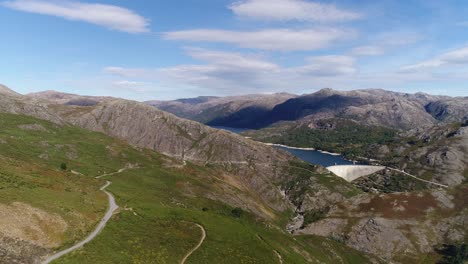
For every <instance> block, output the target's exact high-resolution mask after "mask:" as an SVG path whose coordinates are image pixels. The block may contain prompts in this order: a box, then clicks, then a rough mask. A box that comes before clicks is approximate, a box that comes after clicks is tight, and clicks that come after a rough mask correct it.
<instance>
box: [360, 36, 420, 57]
mask: <svg viewBox="0 0 468 264" xmlns="http://www.w3.org/2000/svg"><path fill="white" fill-rule="evenodd" d="M421 39H422V36H421V35H419V34H418V33H414V32H385V33H381V34H379V35H377V36H372V39H371V40H370V44H368V45H363V46H358V47H355V48H353V49H352V50H351V54H352V55H355V56H378V55H383V54H384V53H386V52H388V51H392V50H395V49H397V48H399V47H403V46H408V45H411V44H413V43H416V42H418V41H419V40H421Z"/></svg>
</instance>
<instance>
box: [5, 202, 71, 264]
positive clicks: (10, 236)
mask: <svg viewBox="0 0 468 264" xmlns="http://www.w3.org/2000/svg"><path fill="white" fill-rule="evenodd" d="M66 229H67V223H66V222H65V221H64V220H63V219H62V218H61V217H60V216H58V215H53V214H49V213H47V212H45V211H43V210H41V209H37V208H34V207H31V206H30V205H27V204H23V203H13V204H11V205H3V204H0V260H1V262H2V263H39V261H38V259H39V257H40V256H45V255H46V254H47V253H48V252H49V251H51V249H52V248H54V247H57V246H59V245H60V244H61V243H62V241H61V239H62V236H63V234H64V232H65V231H66ZM5 261H6V262H5Z"/></svg>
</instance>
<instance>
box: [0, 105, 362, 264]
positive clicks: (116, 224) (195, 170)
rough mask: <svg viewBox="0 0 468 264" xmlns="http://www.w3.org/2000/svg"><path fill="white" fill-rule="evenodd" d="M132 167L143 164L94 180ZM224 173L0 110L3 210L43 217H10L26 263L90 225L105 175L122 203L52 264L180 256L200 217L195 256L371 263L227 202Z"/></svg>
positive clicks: (99, 210) (99, 212) (101, 206)
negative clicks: (23, 221) (294, 233)
mask: <svg viewBox="0 0 468 264" xmlns="http://www.w3.org/2000/svg"><path fill="white" fill-rule="evenodd" d="M65 165H66V166H65ZM129 166H131V167H138V168H133V169H129V170H126V171H124V172H122V173H120V174H115V175H112V176H107V177H104V178H102V179H95V176H98V175H102V174H105V173H110V172H116V171H118V170H119V169H121V168H124V167H129ZM65 167H66V168H65ZM217 175H218V172H217V171H216V169H215V168H210V169H208V168H205V167H199V166H196V165H193V164H187V165H186V166H181V164H179V163H178V162H176V161H173V160H171V159H170V158H168V157H165V156H162V155H160V154H157V153H155V152H152V151H149V150H139V149H135V148H133V147H131V146H129V145H127V144H125V143H124V142H121V141H118V140H115V139H113V138H110V137H108V136H105V135H103V134H100V133H94V132H89V131H86V130H83V129H79V128H76V127H72V126H58V125H56V124H53V123H49V122H46V121H42V120H38V119H34V118H31V117H25V116H19V115H11V114H0V214H2V213H3V214H9V213H11V211H14V212H17V211H18V210H16V211H15V210H13V209H12V208H16V207H20V208H23V211H22V212H21V213H27V212H25V211H24V210H26V211H27V210H30V211H31V214H30V215H32V216H33V217H36V218H37V221H30V225H35V226H31V227H28V226H26V227H25V226H24V225H21V224H20V223H16V222H14V221H11V223H9V224H10V226H13V229H15V228H16V229H18V230H23V231H24V232H22V233H21V236H19V237H20V238H21V239H20V240H21V242H20V243H22V245H23V246H24V248H25V251H23V253H22V254H21V256H18V258H21V260H23V261H24V262H28V261H29V262H33V261H32V260H36V259H37V255H38V254H39V253H37V252H40V253H41V254H42V255H46V254H50V253H51V252H52V251H55V250H58V249H64V248H67V247H69V246H70V245H72V244H74V243H75V242H77V241H79V240H81V239H82V238H83V237H85V236H86V234H87V233H89V232H91V231H92V230H93V228H94V226H95V225H96V224H97V223H98V222H99V221H100V219H101V217H102V216H103V215H104V213H105V211H106V208H107V198H106V196H105V194H104V193H102V192H100V191H99V188H100V187H101V186H102V185H104V183H105V181H106V180H110V181H112V185H111V186H110V187H109V188H108V190H109V191H110V192H112V193H113V194H114V196H115V197H116V200H117V203H118V205H119V206H120V209H119V211H118V212H117V214H115V215H114V216H113V218H112V219H111V220H110V221H109V223H108V225H107V226H106V228H105V229H104V231H103V232H102V233H101V234H99V235H98V236H97V238H96V239H95V240H93V241H92V242H91V243H89V244H87V245H86V246H85V247H84V248H83V249H81V250H79V251H76V252H74V253H71V254H69V255H67V256H65V257H63V258H61V259H59V260H57V261H56V262H54V263H179V262H180V260H181V259H182V258H183V256H184V255H186V254H187V252H189V251H190V250H191V249H192V248H193V247H194V246H195V245H196V244H197V243H198V241H199V240H200V237H201V230H200V229H199V228H198V227H197V226H196V225H195V223H198V224H200V225H202V226H203V227H204V228H205V230H206V233H207V237H206V240H205V241H204V242H203V244H202V245H201V247H200V248H199V249H198V250H197V251H195V252H194V254H193V255H192V256H190V257H189V259H188V261H187V263H280V258H279V256H281V260H282V261H283V263H319V262H320V263H366V262H367V259H366V257H365V256H363V255H362V254H361V253H358V252H357V251H355V250H352V249H350V248H348V247H346V246H344V245H343V244H341V243H338V242H335V241H333V240H329V239H326V238H319V237H315V236H294V237H293V236H292V235H290V234H288V233H286V232H285V230H284V229H285V228H284V226H283V224H279V223H284V222H285V216H284V215H279V214H278V215H276V214H275V215H273V217H272V220H269V221H267V220H265V219H263V218H260V217H258V216H256V215H253V214H251V213H249V212H247V211H244V210H242V209H239V208H233V207H231V206H229V205H227V204H225V203H222V202H220V200H221V199H217V197H216V195H217V194H218V193H221V191H222V190H216V188H219V186H220V185H217V184H216V182H217V181H221V179H220V178H217ZM238 191H239V192H242V190H241V189H239V190H238ZM245 195H247V196H248V194H245ZM2 210H3V212H2ZM35 215H36V216H35ZM7 220H8V219H7ZM52 220H53V221H52ZM57 223H58V224H59V225H57ZM57 226H61V228H59V229H57ZM0 232H1V233H3V232H7V234H8V230H0ZM44 237H47V239H43V238H44ZM0 243H5V241H0ZM31 244H33V245H34V247H33V246H31ZM31 248H35V250H36V251H34V252H31V251H30V249H31Z"/></svg>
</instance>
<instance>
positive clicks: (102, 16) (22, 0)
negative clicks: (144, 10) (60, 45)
mask: <svg viewBox="0 0 468 264" xmlns="http://www.w3.org/2000/svg"><path fill="white" fill-rule="evenodd" d="M2 5H3V6H5V7H8V8H11V9H15V10H19V11H24V12H29V13H36V14H42V15H50V16H56V17H62V18H65V19H68V20H73V21H84V22H88V23H92V24H95V25H99V26H103V27H106V28H109V29H113V30H119V31H124V32H129V33H143V32H148V31H149V29H148V25H149V22H148V20H147V19H146V18H144V17H142V16H140V15H138V14H136V13H135V12H133V11H132V10H129V9H126V8H122V7H119V6H113V5H104V4H90V3H82V2H77V1H45V0H14V1H6V2H3V3H2Z"/></svg>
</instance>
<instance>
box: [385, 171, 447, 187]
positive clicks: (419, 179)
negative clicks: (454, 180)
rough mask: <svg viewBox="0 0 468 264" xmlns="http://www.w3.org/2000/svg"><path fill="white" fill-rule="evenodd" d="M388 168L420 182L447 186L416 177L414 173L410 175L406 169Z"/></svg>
mask: <svg viewBox="0 0 468 264" xmlns="http://www.w3.org/2000/svg"><path fill="white" fill-rule="evenodd" d="M387 168H388V169H390V170H393V171H397V172H399V173H403V174H404V175H407V176H410V177H411V178H414V179H416V180H418V181H422V182H425V183H429V184H433V185H436V186H439V187H443V188H448V187H449V186H448V185H445V184H441V183H437V182H433V181H428V180H424V179H421V178H419V177H416V176H414V175H411V174H409V173H407V172H406V171H403V170H399V169H395V168H391V167H387Z"/></svg>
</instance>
